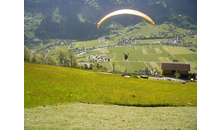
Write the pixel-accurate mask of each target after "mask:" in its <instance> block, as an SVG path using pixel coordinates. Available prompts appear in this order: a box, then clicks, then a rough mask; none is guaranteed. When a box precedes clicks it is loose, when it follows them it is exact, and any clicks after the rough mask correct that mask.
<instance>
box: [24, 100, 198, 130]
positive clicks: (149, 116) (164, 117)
mask: <svg viewBox="0 0 220 130" xmlns="http://www.w3.org/2000/svg"><path fill="white" fill-rule="evenodd" d="M24 129H25V130H29V129H30V130H33V129H40V130H43V129H50V130H55V129H56V130H57V129H59V130H80V129H82V130H106V129H107V130H118V129H123V130H127V129H132V130H140V129H143V130H165V129H166V130H196V129H197V107H126V106H116V105H100V104H98V105H96V104H85V103H69V104H63V105H58V106H46V107H43V106H41V107H35V108H25V109H24Z"/></svg>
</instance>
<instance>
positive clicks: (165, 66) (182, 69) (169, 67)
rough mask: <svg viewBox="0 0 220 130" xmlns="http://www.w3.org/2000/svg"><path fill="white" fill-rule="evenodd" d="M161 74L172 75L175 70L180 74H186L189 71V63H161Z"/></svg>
mask: <svg viewBox="0 0 220 130" xmlns="http://www.w3.org/2000/svg"><path fill="white" fill-rule="evenodd" d="M161 69H162V75H173V74H174V73H175V72H176V71H178V72H179V73H180V75H181V76H184V75H188V74H189V71H190V64H188V63H162V65H161Z"/></svg>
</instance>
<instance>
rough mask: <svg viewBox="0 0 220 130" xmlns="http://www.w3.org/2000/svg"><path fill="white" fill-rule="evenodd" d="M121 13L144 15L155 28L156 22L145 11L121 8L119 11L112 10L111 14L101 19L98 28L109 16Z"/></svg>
mask: <svg viewBox="0 0 220 130" xmlns="http://www.w3.org/2000/svg"><path fill="white" fill-rule="evenodd" d="M121 14H130V15H136V16H139V17H142V18H144V19H146V20H147V21H149V22H150V23H151V24H152V25H153V27H154V28H155V23H154V21H153V20H152V19H151V18H150V17H149V16H147V15H146V14H144V13H142V12H140V11H137V10H132V9H121V10H117V11H114V12H111V13H110V14H108V15H106V16H105V17H104V18H102V19H101V20H100V21H99V23H98V26H97V28H98V29H99V26H100V25H101V24H102V23H103V22H104V21H105V20H106V19H108V18H110V17H112V16H115V15H121Z"/></svg>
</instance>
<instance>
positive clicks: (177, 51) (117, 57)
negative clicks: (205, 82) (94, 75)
mask: <svg viewBox="0 0 220 130" xmlns="http://www.w3.org/2000/svg"><path fill="white" fill-rule="evenodd" d="M110 52H111V53H110ZM123 53H129V58H128V60H127V61H124V59H123V58H124V55H123ZM96 54H97V55H106V56H107V58H110V59H111V61H110V62H111V64H113V63H115V64H117V65H119V66H120V69H121V71H125V70H126V69H127V70H128V71H127V72H130V73H131V72H134V71H135V70H142V69H145V68H146V67H148V68H150V69H152V68H154V67H156V68H158V69H159V68H160V67H161V64H162V63H163V62H173V60H178V62H181V63H189V64H190V65H191V71H190V72H191V73H195V72H197V70H196V66H197V53H196V52H192V51H190V50H189V49H188V48H186V47H173V46H161V45H145V46H131V47H114V48H107V49H103V50H99V51H94V52H91V53H87V54H83V55H82V56H88V55H96ZM79 60H80V59H79ZM106 62H107V61H106ZM101 64H102V65H104V66H105V65H106V64H107V63H105V62H104V63H101ZM107 65H108V64H107ZM106 67H107V68H108V71H112V68H111V67H109V66H106Z"/></svg>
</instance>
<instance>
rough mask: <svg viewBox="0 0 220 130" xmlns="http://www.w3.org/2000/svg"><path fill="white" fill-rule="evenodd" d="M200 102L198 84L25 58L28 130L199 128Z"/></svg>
mask: <svg viewBox="0 0 220 130" xmlns="http://www.w3.org/2000/svg"><path fill="white" fill-rule="evenodd" d="M101 104H104V105H101ZM183 106H184V107H183ZM196 106H197V83H186V84H182V83H178V82H172V81H157V80H153V79H152V80H151V79H136V78H126V77H121V76H120V75H112V74H102V73H98V72H93V71H85V70H80V69H73V68H66V67H58V66H49V65H40V64H31V63H24V108H25V109H24V128H25V129H109V128H111V129H120V128H121V129H196V127H197V123H196V122H197V107H196Z"/></svg>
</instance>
